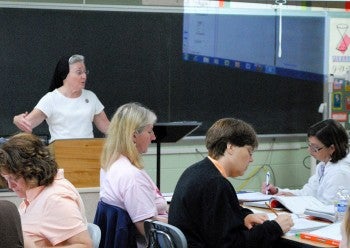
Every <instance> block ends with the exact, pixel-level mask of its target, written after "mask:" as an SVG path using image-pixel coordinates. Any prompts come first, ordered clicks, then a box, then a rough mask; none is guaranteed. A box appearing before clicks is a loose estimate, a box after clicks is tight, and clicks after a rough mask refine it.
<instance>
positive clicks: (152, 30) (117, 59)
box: [0, 8, 323, 137]
mask: <svg viewBox="0 0 350 248" xmlns="http://www.w3.org/2000/svg"><path fill="white" fill-rule="evenodd" d="M182 22H183V15H182V14H181V13H150V12H120V11H87V10H86V11H84V10H47V9H10V8H8V9H6V8H2V9H0V23H1V26H0V34H1V35H0V47H1V49H0V57H1V61H0V71H1V77H0V85H1V91H0V135H11V134H13V133H15V132H17V131H18V130H17V128H16V127H15V126H14V125H13V124H12V119H13V116H14V115H15V114H18V113H22V112H24V111H31V110H32V108H33V107H34V106H35V104H36V103H37V102H38V100H39V99H40V98H41V97H42V96H43V95H44V94H45V93H46V92H47V89H48V87H49V82H50V79H51V76H52V73H53V71H54V68H55V65H56V63H57V61H58V59H59V58H60V57H61V56H62V55H70V54H76V53H78V54H83V55H84V56H85V57H86V65H87V68H88V69H89V71H90V74H89V75H88V84H87V89H90V90H92V91H94V92H95V93H96V95H97V96H98V97H99V98H100V100H101V101H102V103H103V104H104V105H105V110H106V113H107V115H108V116H109V117H111V116H112V115H113V113H114V112H115V110H116V109H117V108H118V106H120V105H122V104H124V103H127V102H131V101H137V102H140V103H142V104H144V105H146V106H148V107H149V108H151V109H153V110H154V111H155V112H156V114H157V116H158V120H159V121H160V122H172V121H198V122H202V123H203V124H202V126H201V127H200V128H198V129H197V130H196V131H195V132H194V133H192V134H191V135H196V136H198V135H204V134H205V132H206V130H207V128H208V127H209V126H210V125H211V124H212V123H213V122H214V121H215V120H217V119H219V118H222V117H235V118H240V119H243V120H245V121H247V122H249V123H251V124H252V125H253V126H254V127H255V129H256V130H257V132H258V133H259V134H293V133H305V132H306V130H307V128H308V127H309V126H310V125H311V124H313V123H315V122H316V121H319V120H321V119H322V115H321V114H319V113H318V112H317V109H318V106H319V104H320V103H321V102H323V83H322V82H313V81H304V80H299V79H292V78H287V77H279V76H274V75H266V74H261V73H256V72H250V71H241V70H235V69H230V68H223V67H217V66H213V65H205V64H197V63H194V62H186V61H183V59H182ZM95 132H96V136H97V137H99V136H101V134H100V133H98V132H97V131H95ZM35 133H36V134H48V129H47V126H46V124H45V123H44V124H42V125H40V126H39V127H37V128H36V129H35Z"/></svg>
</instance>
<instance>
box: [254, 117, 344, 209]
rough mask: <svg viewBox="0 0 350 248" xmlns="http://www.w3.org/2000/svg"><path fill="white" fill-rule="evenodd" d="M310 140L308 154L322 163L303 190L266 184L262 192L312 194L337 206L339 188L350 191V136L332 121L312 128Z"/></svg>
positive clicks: (324, 121) (338, 124)
mask: <svg viewBox="0 0 350 248" xmlns="http://www.w3.org/2000/svg"><path fill="white" fill-rule="evenodd" d="M307 137H308V151H309V153H310V155H311V156H313V157H314V158H315V159H316V160H317V161H319V163H318V164H317V166H316V173H315V174H314V175H313V176H311V177H310V178H309V180H308V182H307V183H306V184H305V185H304V186H303V188H302V189H282V188H278V187H276V186H274V185H272V184H269V185H267V186H266V184H265V183H263V185H262V189H261V190H262V192H263V193H265V192H266V191H268V192H269V194H272V195H274V194H279V195H311V196H314V197H316V198H317V199H319V200H320V201H322V202H323V203H325V204H333V203H334V201H335V200H336V197H337V194H336V193H337V191H338V189H339V187H344V188H345V189H347V190H350V186H349V182H350V155H349V137H348V134H347V132H346V130H345V128H344V127H343V126H342V125H341V124H340V123H339V122H337V121H335V120H333V119H328V120H323V121H320V122H318V123H316V124H314V125H312V126H311V127H310V128H309V130H308V133H307Z"/></svg>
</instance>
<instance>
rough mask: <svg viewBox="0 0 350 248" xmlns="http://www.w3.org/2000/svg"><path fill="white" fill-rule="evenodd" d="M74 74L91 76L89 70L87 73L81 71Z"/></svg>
mask: <svg viewBox="0 0 350 248" xmlns="http://www.w3.org/2000/svg"><path fill="white" fill-rule="evenodd" d="M74 73H75V74H77V75H78V76H81V75H83V74H85V75H88V74H89V71H88V70H86V71H80V70H78V71H75V72H74Z"/></svg>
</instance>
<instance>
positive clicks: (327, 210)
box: [304, 205, 336, 222]
mask: <svg viewBox="0 0 350 248" xmlns="http://www.w3.org/2000/svg"><path fill="white" fill-rule="evenodd" d="M304 214H306V215H310V216H312V217H316V218H322V219H325V220H328V221H330V222H335V220H336V216H335V209H334V205H324V206H319V207H317V208H312V207H311V206H308V207H307V208H306V209H305V212H304Z"/></svg>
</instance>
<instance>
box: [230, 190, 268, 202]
mask: <svg viewBox="0 0 350 248" xmlns="http://www.w3.org/2000/svg"><path fill="white" fill-rule="evenodd" d="M237 197H238V200H239V201H240V202H246V201H268V200H270V199H271V197H272V195H265V194H263V193H261V192H249V193H238V194H237Z"/></svg>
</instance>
